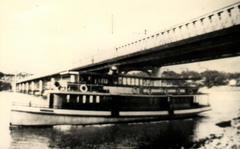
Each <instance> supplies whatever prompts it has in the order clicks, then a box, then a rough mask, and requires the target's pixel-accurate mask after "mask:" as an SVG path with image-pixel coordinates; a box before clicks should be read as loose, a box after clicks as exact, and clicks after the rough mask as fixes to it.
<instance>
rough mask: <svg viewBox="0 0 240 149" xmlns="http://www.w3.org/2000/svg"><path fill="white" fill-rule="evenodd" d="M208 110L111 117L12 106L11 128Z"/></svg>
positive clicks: (196, 110) (153, 117)
mask: <svg viewBox="0 0 240 149" xmlns="http://www.w3.org/2000/svg"><path fill="white" fill-rule="evenodd" d="M208 110H210V107H201V108H194V109H184V110H174V111H173V112H171V113H170V112H169V111H119V116H115V117H114V116H112V113H111V111H87V110H66V109H51V108H34V107H24V106H13V107H12V111H11V125H12V126H53V125H91V124H108V123H122V122H138V121H141V122H142V121H154V120H167V119H175V118H186V117H193V116H196V115H197V114H199V113H201V112H204V111H208Z"/></svg>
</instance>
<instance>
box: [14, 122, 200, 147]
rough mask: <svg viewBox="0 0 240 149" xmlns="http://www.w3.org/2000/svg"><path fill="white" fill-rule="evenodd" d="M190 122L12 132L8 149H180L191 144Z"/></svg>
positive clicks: (26, 129) (192, 126)
mask: <svg viewBox="0 0 240 149" xmlns="http://www.w3.org/2000/svg"><path fill="white" fill-rule="evenodd" d="M194 127H195V121H194V120H193V119H187V120H175V121H164V122H154V123H138V124H116V125H107V126H87V127H81V126H71V127H69V128H67V129H62V127H61V126H58V127H54V128H15V129H13V130H11V136H12V139H13V140H14V141H13V142H12V143H11V148H15V147H16V146H17V145H20V146H21V147H22V148H26V147H27V146H25V145H29V146H38V148H47V147H48V148H84V149H86V148H125V147H126V148H155V147H156V148H159V147H162V148H170V147H171V148H180V147H183V146H184V147H189V146H190V145H191V144H189V142H191V140H192V136H193V130H194Z"/></svg>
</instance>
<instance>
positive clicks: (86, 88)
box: [80, 84, 88, 92]
mask: <svg viewBox="0 0 240 149" xmlns="http://www.w3.org/2000/svg"><path fill="white" fill-rule="evenodd" d="M80 91H81V92H87V91H88V87H87V85H86V84H82V85H80Z"/></svg>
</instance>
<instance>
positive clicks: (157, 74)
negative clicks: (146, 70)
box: [151, 67, 161, 77]
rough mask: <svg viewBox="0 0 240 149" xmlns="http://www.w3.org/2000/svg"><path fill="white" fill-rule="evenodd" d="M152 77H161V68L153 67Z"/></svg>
mask: <svg viewBox="0 0 240 149" xmlns="http://www.w3.org/2000/svg"><path fill="white" fill-rule="evenodd" d="M151 76H152V77H161V67H154V68H153V69H152V72H151Z"/></svg>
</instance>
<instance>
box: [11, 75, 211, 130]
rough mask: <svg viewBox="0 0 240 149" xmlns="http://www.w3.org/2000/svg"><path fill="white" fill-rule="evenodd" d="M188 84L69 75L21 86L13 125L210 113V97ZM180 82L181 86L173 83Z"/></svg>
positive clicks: (171, 80) (147, 78)
mask: <svg viewBox="0 0 240 149" xmlns="http://www.w3.org/2000/svg"><path fill="white" fill-rule="evenodd" d="M186 80H190V79H189V78H160V77H140V76H134V75H122V74H99V73H93V72H77V71H66V72H61V73H57V74H54V75H52V76H44V77H35V78H31V79H28V80H23V81H19V82H17V84H16V89H17V91H18V92H20V93H19V94H21V95H22V96H24V97H23V98H24V99H23V100H16V101H13V105H12V110H11V125H21V126H52V125H78V124H80V125H89V124H106V123H120V122H137V121H152V120H162V119H164V120H166V119H176V118H186V117H193V116H196V115H198V114H199V113H201V112H204V111H208V110H210V105H209V103H208V101H206V100H207V98H208V97H207V94H202V93H199V92H198V87H196V86H192V85H187V84H186V83H184V82H186ZM177 81H178V82H181V83H180V84H181V85H179V84H174V83H171V82H177ZM169 82H170V83H169ZM23 94H27V95H26V98H25V95H23ZM203 100H205V102H203Z"/></svg>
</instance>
